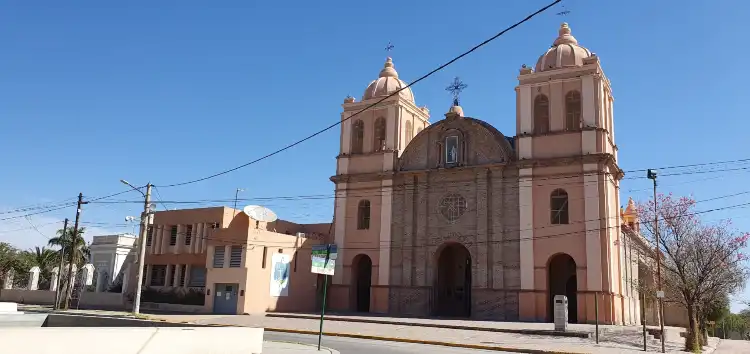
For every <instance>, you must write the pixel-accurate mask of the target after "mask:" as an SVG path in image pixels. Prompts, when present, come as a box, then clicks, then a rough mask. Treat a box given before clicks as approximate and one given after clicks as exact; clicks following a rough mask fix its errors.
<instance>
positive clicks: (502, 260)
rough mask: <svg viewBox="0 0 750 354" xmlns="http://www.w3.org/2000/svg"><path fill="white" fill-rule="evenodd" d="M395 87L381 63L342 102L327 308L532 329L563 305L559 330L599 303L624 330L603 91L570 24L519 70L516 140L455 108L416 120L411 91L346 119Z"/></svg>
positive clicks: (392, 72)
mask: <svg viewBox="0 0 750 354" xmlns="http://www.w3.org/2000/svg"><path fill="white" fill-rule="evenodd" d="M542 45H543V43H540V47H541V46H542ZM509 74H510V73H509ZM406 85H407V84H406V83H405V82H404V81H402V80H401V79H399V74H398V72H397V71H396V68H395V65H394V63H393V61H392V60H391V58H388V59H387V60H386V62H385V65H384V67H383V69H382V70H381V71H380V75H379V77H378V78H377V79H376V80H375V81H372V82H371V83H370V85H369V86H368V87H367V89H365V92H364V95H363V97H362V100H361V101H356V100H355V99H354V98H351V97H347V98H346V99H345V101H344V104H343V113H342V114H341V119H342V124H341V140H340V146H341V149H340V153H339V155H338V157H337V165H336V175H335V176H333V177H331V180H332V181H333V182H334V183H335V185H336V200H335V216H334V236H333V239H334V240H333V241H334V242H335V243H336V244H337V245H338V249H339V254H338V259H337V261H336V262H337V263H336V267H337V268H336V272H335V275H334V276H333V280H332V282H333V284H332V285H331V288H330V290H329V294H330V299H329V303H330V306H331V308H332V309H333V310H340V311H360V312H371V313H381V314H389V315H392V316H456V317H465V318H476V319H492V320H507V321H538V322H542V321H551V320H552V306H551V304H552V299H553V297H554V295H566V296H567V297H568V299H569V320H570V322H572V323H576V322H578V323H584V322H589V323H591V322H593V321H594V313H595V309H594V303H595V296H598V297H599V301H598V303H599V314H600V321H601V322H602V323H612V324H623V323H632V322H634V321H637V319H636V318H637V308H636V307H634V306H633V304H637V300H633V299H630V298H629V297H631V296H633V295H632V294H630V293H628V292H626V291H625V288H626V287H627V285H626V284H625V282H626V280H625V278H624V277H623V274H624V272H625V269H626V268H628V266H626V265H625V264H623V262H624V261H623V260H624V259H625V258H624V256H623V254H621V253H622V248H621V247H620V245H621V244H622V242H620V239H621V237H622V234H621V230H620V226H621V222H622V221H621V214H620V207H619V205H620V200H619V184H620V180H621V179H622V178H623V171H622V170H621V169H620V168H619V167H618V163H617V146H616V145H615V135H614V124H613V108H612V105H613V101H614V99H613V97H612V89H611V86H610V82H609V80H608V79H607V78H606V76H605V75H604V72H603V70H602V66H601V63H600V61H599V57H597V56H596V54H594V53H592V52H591V51H590V50H588V49H586V48H584V47H582V46H580V45H579V44H578V41H577V40H576V38H575V37H573V35H572V34H571V29H570V27H569V26H568V24H566V23H563V24H562V26H561V27H560V29H559V34H558V36H557V38H556V39H555V40H554V43H553V45H552V46H551V47H550V48H549V49H546V50H545V51H544V53H543V54H542V55H541V56H540V57H539V59H538V61H537V63H536V66H535V67H534V68H533V69H532V68H531V67H526V66H523V67H522V68H521V69H520V72H519V74H518V86H516V87H515V94H516V107H515V108H516V109H515V116H516V125H515V126H516V131H515V133H512V132H506V134H504V133H503V132H500V131H499V130H497V129H496V128H495V127H493V126H492V125H490V124H489V123H487V122H485V121H483V120H481V118H472V117H469V116H466V115H465V114H464V109H463V108H462V107H461V106H460V105H459V102H458V99H457V98H456V99H454V104H453V106H452V107H450V109H449V110H448V112H447V113H445V116H444V117H440V119H438V120H436V121H434V122H430V111H429V110H428V109H427V108H425V107H420V106H418V105H417V104H416V101H415V97H414V93H413V92H412V90H411V89H410V88H406V89H404V90H402V91H400V92H399V93H398V94H395V95H393V96H392V97H389V98H388V99H386V100H384V101H383V102H381V103H379V104H378V105H377V106H375V107H373V108H371V109H368V110H366V111H364V112H362V113H360V114H358V115H356V116H355V117H352V118H350V117H351V116H352V115H353V114H355V113H357V112H359V111H360V110H362V109H363V108H365V107H367V106H369V105H371V104H373V103H375V102H377V101H379V100H382V99H383V98H385V97H387V96H389V95H391V94H393V93H395V92H396V91H398V90H400V89H402V88H403V87H405V86H406ZM466 108H467V109H466V111H467V112H470V107H466ZM498 116H503V115H498ZM635 296H637V295H635ZM634 301H636V302H634Z"/></svg>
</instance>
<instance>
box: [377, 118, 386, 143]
mask: <svg viewBox="0 0 750 354" xmlns="http://www.w3.org/2000/svg"><path fill="white" fill-rule="evenodd" d="M374 150H375V151H384V150H385V119H383V117H380V118H378V119H376V120H375V146H374Z"/></svg>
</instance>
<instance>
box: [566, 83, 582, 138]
mask: <svg viewBox="0 0 750 354" xmlns="http://www.w3.org/2000/svg"><path fill="white" fill-rule="evenodd" d="M580 127H581V94H580V93H578V91H570V92H568V94H567V95H565V130H578V129H580Z"/></svg>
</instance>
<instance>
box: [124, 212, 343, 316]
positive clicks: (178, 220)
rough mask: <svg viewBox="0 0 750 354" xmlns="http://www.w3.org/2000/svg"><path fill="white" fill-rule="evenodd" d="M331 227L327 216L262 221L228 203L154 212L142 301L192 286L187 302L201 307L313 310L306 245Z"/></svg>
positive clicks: (314, 286) (313, 278)
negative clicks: (322, 218) (200, 298)
mask: <svg viewBox="0 0 750 354" xmlns="http://www.w3.org/2000/svg"><path fill="white" fill-rule="evenodd" d="M330 229H331V224H329V223H322V224H297V223H293V222H289V221H285V220H277V221H274V222H261V221H257V220H254V219H252V218H251V217H249V216H248V215H247V214H245V213H243V212H242V211H240V210H235V209H232V208H228V207H212V208H199V209H183V210H169V211H159V212H155V213H154V215H153V221H152V223H151V225H150V226H149V228H148V231H147V237H146V258H145V274H144V278H143V285H144V289H146V290H145V291H144V295H143V299H142V301H144V302H150V300H152V299H150V298H149V296H150V295H149V294H151V293H154V292H161V293H170V292H178V293H179V292H181V293H183V294H185V293H192V294H193V300H191V303H190V304H193V305H196V304H198V305H200V304H202V306H203V311H204V312H213V313H224V314H243V313H260V312H265V311H312V310H315V307H316V305H315V304H316V302H315V300H316V299H319V296H317V295H316V292H318V288H319V287H318V283H319V281H318V275H317V274H312V273H311V272H310V267H311V249H312V245H314V244H322V243H325V242H326V241H327V238H328V234H329V233H330ZM135 273H136V272H135V270H134V269H133V271H131V272H130V278H131V280H133V281H134V280H135V276H136V274H135ZM132 284H135V283H134V282H132ZM133 291H134V286H131V287H129V288H128V292H130V293H132V292H133ZM197 292H201V293H203V294H204V295H205V299H203V301H197V300H196V299H195V293H197Z"/></svg>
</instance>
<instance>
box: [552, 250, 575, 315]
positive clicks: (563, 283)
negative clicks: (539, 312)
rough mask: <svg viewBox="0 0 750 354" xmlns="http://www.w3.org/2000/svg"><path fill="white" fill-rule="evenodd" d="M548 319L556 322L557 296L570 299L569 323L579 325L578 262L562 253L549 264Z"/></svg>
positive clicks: (555, 256) (553, 257)
mask: <svg viewBox="0 0 750 354" xmlns="http://www.w3.org/2000/svg"><path fill="white" fill-rule="evenodd" d="M547 282H548V284H547V289H548V290H547V306H548V308H547V319H548V320H549V321H550V322H553V321H554V299H555V295H565V296H567V297H568V322H569V323H578V279H577V278H576V262H575V261H574V260H573V257H571V256H570V255H568V254H565V253H560V254H557V255H554V256H552V257H551V258H550V260H549V263H548V264H547Z"/></svg>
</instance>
